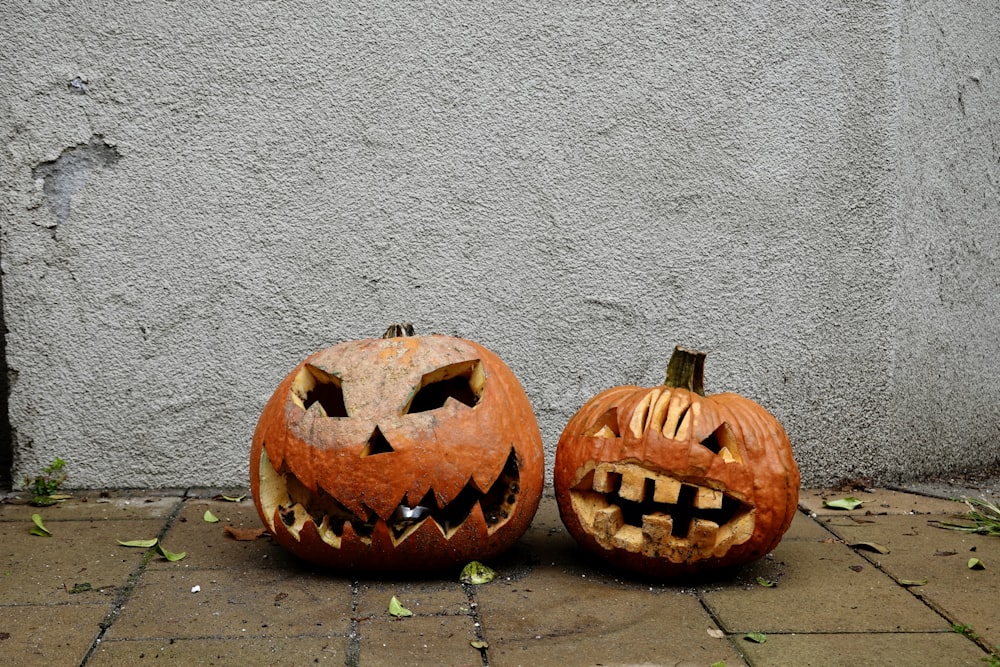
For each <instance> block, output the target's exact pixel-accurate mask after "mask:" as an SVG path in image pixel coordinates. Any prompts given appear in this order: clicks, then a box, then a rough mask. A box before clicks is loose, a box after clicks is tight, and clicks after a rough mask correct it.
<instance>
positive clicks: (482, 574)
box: [458, 560, 497, 585]
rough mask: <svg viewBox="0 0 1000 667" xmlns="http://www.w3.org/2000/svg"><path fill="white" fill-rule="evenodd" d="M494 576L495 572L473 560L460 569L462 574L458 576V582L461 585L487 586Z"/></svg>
mask: <svg viewBox="0 0 1000 667" xmlns="http://www.w3.org/2000/svg"><path fill="white" fill-rule="evenodd" d="M496 576H497V573H496V571H495V570H493V569H492V568H490V567H488V566H486V565H483V564H482V563H480V562H479V561H478V560H474V561H472V562H471V563H469V564H468V565H466V566H465V567H464V568H462V574H460V575H458V580H459V581H461V582H462V583H463V584H477V585H478V584H488V583H490V582H491V581H493V580H494V579H495V578H496Z"/></svg>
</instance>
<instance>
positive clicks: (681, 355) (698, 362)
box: [663, 345, 706, 396]
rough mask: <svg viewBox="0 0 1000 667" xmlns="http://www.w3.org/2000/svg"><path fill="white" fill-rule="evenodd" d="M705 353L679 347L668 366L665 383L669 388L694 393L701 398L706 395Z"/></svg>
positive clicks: (675, 349)
mask: <svg viewBox="0 0 1000 667" xmlns="http://www.w3.org/2000/svg"><path fill="white" fill-rule="evenodd" d="M705 356H706V355H705V353H704V352H699V351H698V350H689V349H687V348H684V347H681V346H680V345H678V346H677V347H675V348H674V353H673V354H672V355H670V363H668V364H667V379H666V381H665V382H664V383H663V384H665V385H667V386H668V387H678V388H680V389H687V390H688V391H693V392H694V393H696V394H698V395H699V396H704V395H705Z"/></svg>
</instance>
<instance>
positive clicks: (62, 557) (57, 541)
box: [0, 518, 163, 604]
mask: <svg viewBox="0 0 1000 667" xmlns="http://www.w3.org/2000/svg"><path fill="white" fill-rule="evenodd" d="M45 525H46V527H47V528H48V529H49V530H50V531H51V532H52V537H36V536H33V535H30V534H29V532H28V531H29V530H30V528H31V526H32V524H31V522H30V521H3V522H0V574H2V575H3V576H0V601H2V603H3V604H14V603H25V604H42V603H59V604H80V603H91V602H103V601H105V600H104V599H100V598H101V596H104V597H105V598H106V601H107V603H108V604H110V603H111V596H113V595H114V594H115V592H116V591H117V589H118V587H120V586H122V585H124V584H125V582H126V580H127V579H128V576H129V574H131V573H132V571H133V570H135V569H136V568H137V567H138V566H139V565H140V564H141V562H142V559H143V558H144V556H145V554H146V550H145V549H129V548H127V547H123V546H119V545H118V544H117V541H116V540H130V539H136V538H139V537H155V536H156V535H157V533H158V532H159V531H160V528H161V527H162V525H163V522H162V521H161V520H152V519H137V520H126V521H118V520H96V521H81V520H74V521H50V520H48V519H47V518H46V520H45ZM77 584H89V585H90V590H88V591H86V592H83V593H77V594H74V593H72V592H71V591H73V589H74V587H75V586H77Z"/></svg>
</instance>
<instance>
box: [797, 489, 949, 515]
mask: <svg viewBox="0 0 1000 667" xmlns="http://www.w3.org/2000/svg"><path fill="white" fill-rule="evenodd" d="M845 497H851V498H857V499H858V500H861V501H862V505H861V506H860V507H858V508H857V509H853V510H842V509H835V508H832V507H826V506H825V505H824V504H823V501H824V500H838V499H840V498H845ZM799 507H801V508H802V509H803V510H805V511H806V512H811V513H814V514H816V515H817V516H863V515H871V514H875V515H879V514H948V513H950V512H956V511H957V512H961V511H962V510H963V509H964V508H965V505H963V504H961V503H958V502H955V501H953V500H948V499H944V498H931V497H929V496H920V495H916V494H913V493H905V492H903V491H893V490H890V489H871V490H863V491H862V490H854V491H831V490H828V489H804V490H803V491H802V492H801V493H799Z"/></svg>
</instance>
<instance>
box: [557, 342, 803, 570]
mask: <svg viewBox="0 0 1000 667" xmlns="http://www.w3.org/2000/svg"><path fill="white" fill-rule="evenodd" d="M704 358H705V355H704V354H702V353H700V352H693V351H688V350H684V349H682V348H680V347H678V348H677V349H676V350H675V351H674V355H673V357H671V361H670V364H669V366H668V371H667V381H666V383H665V384H664V385H663V386H660V387H653V388H642V387H635V386H625V387H615V388H613V389H608V390H607V391H604V392H602V393H600V394H598V395H597V396H595V397H594V398H593V399H591V400H590V401H588V402H587V403H586V404H585V405H584V406H583V407H582V408H581V409H580V411H579V412H578V413H577V414H576V415H575V416H574V417H573V418H572V419H571V420H570V422H569V423H568V424H567V426H566V428H565V430H564V431H563V434H562V437H561V438H560V440H559V443H558V446H557V450H556V464H555V473H554V482H555V492H556V498H557V500H558V504H559V512H560V515H561V517H562V520H563V522H564V523H565V524H566V527H567V529H568V530H569V532H570V533H571V534H572V535H573V537H574V538H575V539H576V540H577V541H578V542H579V543H580V544H581V545H583V546H584V547H586V548H587V549H588V550H590V551H591V552H593V553H596V554H597V555H599V556H600V557H602V558H604V559H605V560H607V561H608V562H609V563H611V564H613V565H615V566H618V567H621V568H623V569H625V570H628V571H631V572H633V573H636V574H640V575H643V576H649V577H671V576H675V575H680V574H688V573H694V572H698V571H702V570H707V569H713V568H722V567H727V566H733V565H739V564H743V563H747V562H750V561H753V560H756V559H758V558H760V557H762V556H764V555H765V554H767V553H768V552H769V551H771V550H772V549H773V548H774V547H775V546H776V545H777V544H778V542H779V540H780V539H781V536H782V535H783V534H784V533H785V531H786V530H787V529H788V526H789V524H791V521H792V517H793V516H794V514H795V511H796V507H797V503H798V489H799V471H798V467H797V466H796V464H795V459H794V458H793V456H792V449H791V445H790V443H789V441H788V437H787V436H786V435H785V431H784V429H783V428H782V427H781V424H779V423H778V421H777V420H776V419H775V418H774V417H773V416H771V415H770V414H769V413H768V412H767V411H766V410H765V409H764V408H763V407H761V406H760V405H758V404H757V403H754V402H753V401H751V400H749V399H747V398H743V397H742V396H739V395H737V394H732V393H725V394H715V395H711V396H705V395H704V390H703V388H702V373H703V369H704Z"/></svg>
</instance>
